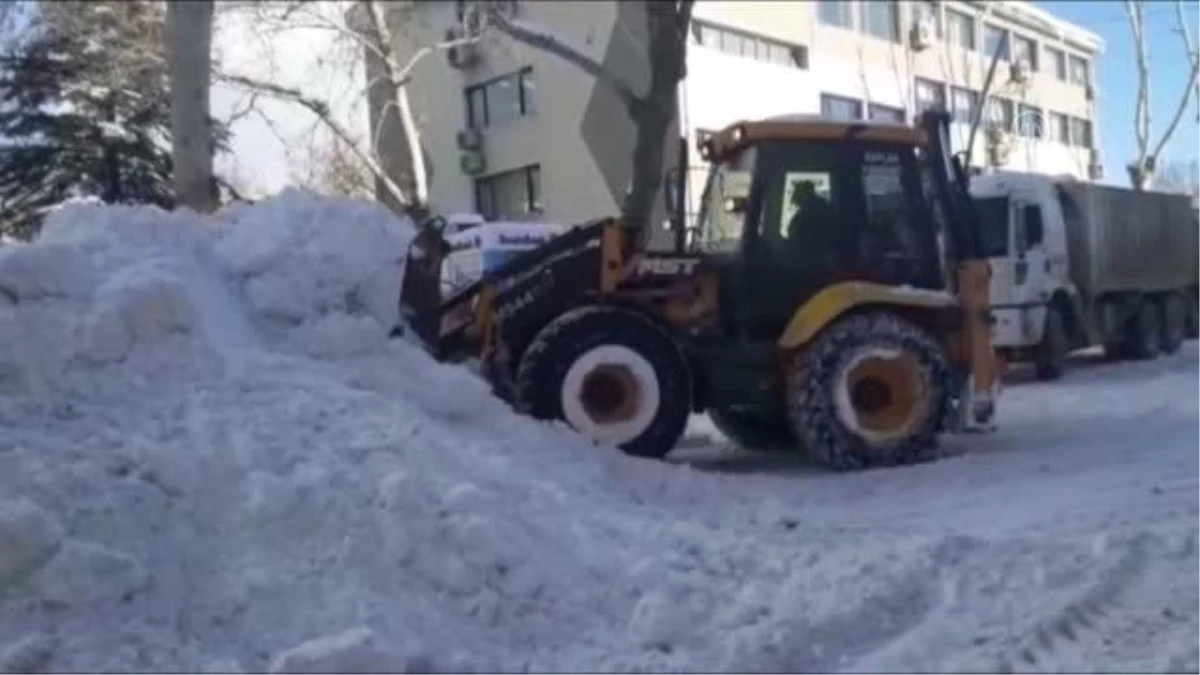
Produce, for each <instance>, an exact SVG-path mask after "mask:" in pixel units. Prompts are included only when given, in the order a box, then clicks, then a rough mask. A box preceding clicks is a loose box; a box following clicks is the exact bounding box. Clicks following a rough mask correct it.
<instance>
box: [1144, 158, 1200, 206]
mask: <svg viewBox="0 0 1200 675" xmlns="http://www.w3.org/2000/svg"><path fill="white" fill-rule="evenodd" d="M1154 187H1155V188H1156V189H1158V190H1160V191H1162V192H1177V193H1179V194H1185V195H1188V196H1190V197H1192V198H1193V199H1194V198H1196V197H1197V196H1200V162H1198V161H1196V160H1192V161H1190V162H1187V161H1170V162H1163V163H1162V166H1161V167H1160V168H1159V170H1158V171H1157V172H1156V173H1155V175H1154Z"/></svg>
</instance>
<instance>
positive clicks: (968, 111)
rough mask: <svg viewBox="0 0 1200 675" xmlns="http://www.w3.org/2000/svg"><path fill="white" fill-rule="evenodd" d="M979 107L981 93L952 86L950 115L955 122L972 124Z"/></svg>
mask: <svg viewBox="0 0 1200 675" xmlns="http://www.w3.org/2000/svg"><path fill="white" fill-rule="evenodd" d="M978 107H979V94H976V93H975V92H973V91H970V90H969V89H962V88H960V87H951V88H950V115H951V117H952V118H953V119H954V121H955V122H963V123H966V124H970V123H971V122H973V121H974V120H975V111H976V109H978Z"/></svg>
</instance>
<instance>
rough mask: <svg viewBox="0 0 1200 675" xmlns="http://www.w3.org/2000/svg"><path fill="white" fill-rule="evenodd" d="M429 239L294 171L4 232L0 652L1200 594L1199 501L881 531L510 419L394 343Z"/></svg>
mask: <svg viewBox="0 0 1200 675" xmlns="http://www.w3.org/2000/svg"><path fill="white" fill-rule="evenodd" d="M410 234H411V228H410V227H409V225H408V224H407V223H404V222H400V221H398V220H396V219H395V218H394V217H392V216H391V215H389V214H388V213H387V212H386V211H385V210H383V209H382V208H380V207H377V206H374V205H371V204H363V203H358V202H352V201H345V200H335V199H325V198H317V197H313V196H310V195H305V194H303V193H298V192H289V193H285V194H283V195H280V196H279V197H277V198H275V199H272V200H269V201H267V202H263V203H260V204H256V205H253V206H240V207H236V208H233V209H231V210H229V211H228V212H225V213H222V214H218V215H217V216H214V217H211V218H204V217H199V216H195V215H192V214H187V213H183V212H178V213H172V214H166V213H163V212H161V211H158V210H155V209H140V208H121V207H116V208H114V207H96V206H88V205H82V206H71V207H69V208H64V209H62V210H61V211H59V212H57V213H56V214H55V215H54V217H53V218H52V222H51V223H50V224H49V226H48V227H47V229H46V231H45V232H44V233H43V235H42V236H41V238H40V239H39V240H38V241H37V242H35V243H33V244H29V245H18V246H15V247H13V248H12V249H11V250H10V249H9V248H5V249H3V250H0V367H2V369H0V428H2V429H4V430H5V432H4V433H2V434H0V671H16V672H38V671H46V670H53V671H74V670H88V671H101V672H107V671H163V670H171V671H177V670H188V671H199V672H231V671H241V670H250V671H263V670H272V671H276V672H429V671H435V672H461V671H464V670H471V669H473V670H503V671H514V670H560V671H561V670H568V671H575V670H585V671H586V670H601V671H611V670H619V671H639V672H645V671H659V670H672V671H675V670H678V671H687V670H697V669H702V670H712V669H721V670H729V671H739V672H743V671H745V670H747V669H749V670H753V671H758V670H768V671H770V670H774V671H779V670H800V669H805V670H817V671H824V670H836V669H858V670H875V669H896V668H897V667H900V669H906V668H912V669H926V668H938V669H968V670H972V669H973V670H980V669H993V668H996V667H998V666H997V664H1000V663H1002V662H1003V663H1006V664H1009V665H1013V664H1011V663H1009V662H1012V661H1014V660H1016V659H1017V657H1015V656H1013V655H1014V654H1020V653H1022V650H1025V649H1027V648H1029V649H1042V647H1039V645H1041V644H1042V642H1043V641H1040V639H1035V637H1036V636H1038V635H1040V633H1039V632H1038V631H1043V630H1059V626H1060V624H1062V625H1065V626H1067V628H1066V629H1064V630H1073V631H1076V632H1077V633H1082V632H1085V631H1087V630H1089V629H1088V628H1087V626H1086V625H1084V623H1079V621H1083V622H1085V623H1086V622H1087V621H1091V622H1092V623H1093V624H1095V623H1096V622H1097V621H1099V619H1097V618H1096V617H1097V616H1098V614H1097V612H1100V611H1107V612H1109V614H1113V615H1121V616H1124V614H1122V613H1120V612H1115V611H1114V610H1113V608H1114V607H1116V608H1120V607H1122V606H1123V605H1122V603H1128V599H1127V598H1126V597H1125V596H1124V595H1122V593H1121V592H1120V588H1119V587H1118V584H1116V582H1114V581H1113V580H1114V579H1116V580H1119V581H1121V583H1126V581H1127V580H1129V579H1131V578H1136V579H1146V578H1149V579H1153V580H1154V584H1153V585H1149V584H1146V583H1142V585H1141V586H1138V585H1137V584H1133V585H1132V586H1131V587H1132V588H1133V589H1134V590H1137V591H1138V592H1139V593H1143V594H1145V595H1146V597H1150V598H1152V599H1153V602H1156V603H1157V602H1160V601H1161V602H1162V603H1165V605H1164V606H1169V608H1170V609H1171V611H1174V612H1176V613H1178V614H1180V615H1181V616H1184V617H1186V620H1191V619H1193V618H1194V617H1195V608H1194V607H1192V609H1191V610H1190V611H1191V614H1187V611H1188V610H1186V602H1184V601H1186V600H1187V599H1188V598H1189V597H1191V598H1194V596H1195V590H1194V588H1195V582H1196V578H1195V575H1194V570H1195V533H1194V525H1195V511H1194V510H1193V511H1191V512H1190V513H1189V512H1187V511H1186V510H1185V511H1184V512H1183V513H1182V514H1176V516H1180V515H1182V516H1183V518H1182V520H1180V519H1178V518H1177V520H1172V521H1170V522H1169V523H1168V524H1167V525H1169V527H1168V526H1167V525H1164V526H1163V527H1162V528H1160V529H1161V530H1162V531H1161V532H1160V531H1155V532H1150V533H1147V532H1145V531H1143V530H1145V529H1146V528H1145V527H1144V526H1142V525H1139V524H1136V523H1135V524H1133V525H1128V526H1123V527H1122V528H1118V529H1115V530H1114V531H1113V532H1111V533H1110V534H1108V535H1106V537H1105V538H1104V540H1103V541H1102V542H1100V543H1099V544H1098V543H1097V540H1096V538H1095V537H1094V536H1093V534H1094V533H1093V532H1091V531H1086V530H1085V531H1084V533H1083V534H1078V533H1075V534H1066V535H1064V534H1062V533H1055V534H1054V536H1053V537H1051V538H1047V539H1046V540H1044V541H1043V540H1038V541H1030V540H1027V539H1025V538H1020V537H1016V538H1014V537H1011V536H1008V535H1006V536H1005V537H1004V538H1001V539H999V540H996V541H992V540H990V539H988V538H985V537H982V536H975V535H963V534H958V533H955V532H953V531H948V529H949V528H948V527H947V526H946V525H945V524H944V523H942V522H938V521H936V520H934V521H924V522H923V523H922V522H921V521H917V522H916V523H915V524H914V523H912V522H909V523H907V524H905V525H902V526H896V527H891V526H888V525H883V526H881V525H879V524H878V523H874V524H871V525H870V526H867V525H865V524H863V523H866V521H865V520H861V519H860V520H859V521H858V524H856V523H855V522H854V518H853V517H852V516H849V515H846V514H853V513H854V512H855V505H861V504H870V503H871V502H870V500H871V499H872V498H873V496H874V495H879V494H886V493H887V489H885V486H887V485H890V483H883V482H879V481H882V480H884V479H883V478H874V479H873V478H872V477H871V476H870V475H860V476H854V477H837V478H836V480H839V481H841V482H837V483H829V484H826V485H825V487H826V488H828V490H826V491H825V493H823V494H822V495H821V496H820V497H821V500H823V501H825V502H827V504H826V506H824V507H822V505H821V503H820V501H821V500H817V501H812V502H809V503H805V504H804V505H803V506H802V507H801V506H798V502H797V501H796V499H795V495H797V494H798V495H801V496H804V495H805V493H806V492H808V490H809V489H811V488H812V486H814V485H815V484H813V483H808V486H809V487H808V488H798V484H797V483H796V482H795V481H793V480H784V481H783V482H782V485H783V489H781V490H779V491H777V492H776V493H775V494H774V495H773V496H768V495H771V492H770V491H768V490H764V485H763V484H762V483H756V482H754V481H753V480H751V479H750V478H749V477H743V478H739V477H736V476H735V477H728V478H726V477H719V476H713V475H707V474H701V473H699V472H697V471H694V470H691V469H688V468H685V467H672V466H668V465H663V464H657V463H652V462H640V461H636V460H632V459H628V458H624V457H620V456H619V455H618V454H617V453H615V452H613V451H612V450H610V449H603V448H593V447H591V446H590V445H588V444H586V443H584V442H583V441H582V440H581V439H579V438H578V437H577V436H575V435H574V434H571V433H569V432H568V431H567V430H566V429H565V428H563V427H562V425H550V424H541V423H537V422H534V421H531V420H527V419H523V418H520V417H516V416H514V415H513V414H511V412H510V411H509V410H508V409H507V408H506V407H505V406H504V405H503V404H501V403H500V402H498V401H497V400H495V399H494V398H492V397H491V396H490V395H489V393H488V389H487V387H486V386H485V385H484V383H482V382H480V381H479V380H478V379H477V378H476V377H475V376H474V375H472V374H471V373H470V372H468V371H466V370H464V369H459V368H454V367H449V366H444V365H439V364H436V363H433V362H432V361H431V360H430V359H429V357H428V356H427V355H425V354H424V353H423V352H420V351H418V350H416V349H415V348H413V347H411V346H409V345H407V344H405V343H395V342H389V341H387V340H386V337H385V336H386V332H387V330H388V329H389V328H390V327H391V325H392V323H394V321H395V318H396V305H395V301H396V295H397V292H398V283H399V279H400V271H401V270H400V265H401V264H402V257H403V254H404V250H405V243H406V242H407V239H408V237H409V236H410ZM1192 354H1193V361H1194V351H1193V352H1192ZM1193 368H1194V363H1193ZM1191 389H1192V392H1191V394H1190V395H1191V396H1192V397H1193V398H1192V399H1190V400H1179V401H1175V402H1174V403H1173V404H1172V405H1174V406H1175V407H1174V408H1171V410H1172V414H1173V415H1178V416H1179V418H1180V419H1185V417H1184V415H1185V413H1184V412H1182V411H1186V410H1188V409H1189V408H1188V406H1191V408H1190V410H1191V412H1190V413H1188V414H1191V415H1192V417H1191V418H1190V419H1191V421H1192V426H1193V427H1194V426H1195V407H1196V406H1195V399H1194V396H1195V391H1194V389H1195V387H1194V380H1193V381H1192V382H1191ZM1181 391H1187V390H1185V389H1181ZM1189 452H1191V456H1192V459H1191V460H1190V461H1193V462H1194V443H1193V444H1192V450H1191V451H1189ZM1158 465H1162V466H1163V470H1164V471H1171V472H1172V473H1174V474H1178V475H1183V474H1184V473H1186V472H1183V471H1180V467H1178V466H1173V465H1165V464H1163V463H1162V462H1159V463H1158ZM944 466H945V465H942V467H944ZM1156 466H1157V465H1156ZM942 467H938V466H935V467H931V468H927V469H912V470H910V473H905V472H904V471H903V470H901V471H897V472H895V473H894V474H890V475H891V476H898V477H901V478H903V477H904V476H910V477H911V476H915V475H919V474H917V473H915V472H917V471H921V470H925V471H935V472H936V471H950V472H953V470H954V469H945V468H942ZM960 468H961V467H960ZM994 474H995V472H994V471H992V470H990V469H989V470H988V472H987V476H988V477H989V478H990V477H991V476H993V475H994ZM1194 474H1195V471H1194V470H1193V471H1192V472H1191V475H1193V477H1194ZM878 475H879V474H877V476H878ZM883 475H884V476H885V477H886V476H887V475H888V474H883ZM910 479H911V478H910ZM872 480H874V481H876V482H874V483H870V482H867V481H872ZM952 483H954V481H953V480H950V479H949V478H948V477H946V476H944V475H943V476H940V477H938V478H937V479H936V481H935V483H934V485H942V486H946V485H950V484H952ZM1193 487H1194V480H1193ZM929 489H930V490H936V489H937V488H936V487H930V488H929ZM894 491H895V490H893V492H894ZM977 492H978V488H972V489H966V490H963V491H962V492H961V493H960V494H959V496H960V497H961V496H962V494H967V495H973V494H976V493H977ZM1192 497H1193V500H1192V501H1193V507H1194V491H1193V495H1192ZM914 499H915V497H914V495H913V494H901V495H899V496H897V497H896V501H895V502H894V503H891V504H885V505H879V504H877V503H876V504H872V505H871V507H870V511H871V513H873V514H875V515H877V516H878V514H892V513H894V512H895V513H902V512H903V511H904V509H903V508H897V505H898V504H905V505H909V504H912V503H913V501H914ZM1104 499H1105V503H1110V502H1112V503H1116V504H1118V505H1120V504H1123V503H1124V502H1122V501H1121V500H1115V501H1114V500H1112V499H1110V495H1109V494H1107V493H1106V494H1105V495H1104ZM1011 501H1012V500H1011V497H1009V496H1006V500H1005V501H1004V502H1002V503H1004V504H1005V505H1009V504H1010V502H1011ZM968 503H969V500H968ZM861 508H862V509H866V508H867V507H866V506H863V507H861ZM1047 511H1048V512H1052V513H1060V512H1069V510H1067V509H1061V508H1053V509H1047ZM932 512H934V513H943V514H945V513H949V512H951V509H946V508H943V509H942V510H940V511H939V510H937V509H933V510H932ZM1187 516H1190V521H1189V520H1188V518H1187ZM991 519H992V514H988V518H986V519H981V520H982V521H984V522H991ZM1179 522H1183V523H1184V524H1185V525H1186V528H1184V529H1182V530H1180V529H1179V527H1178V523H1179ZM1014 529H1016V528H1014ZM1022 529H1023V530H1028V529H1029V528H1027V527H1023V528H1022ZM1179 532H1183V533H1184V535H1186V536H1182V538H1181V535H1180V534H1179ZM1188 537H1190V539H1189V538H1188ZM1149 561H1167V562H1165V563H1162V564H1159V566H1158V567H1155V568H1153V569H1154V570H1155V571H1156V575H1155V576H1150V577H1144V576H1138V575H1140V574H1142V572H1141V570H1143V569H1146V568H1147V566H1148V565H1149V564H1150V563H1149ZM1189 565H1190V571H1189V572H1188V574H1187V575H1183V574H1180V573H1179V570H1187V569H1188V566H1189ZM1189 577H1190V580H1189ZM1126 585H1127V586H1128V585H1129V584H1126ZM1114 589H1115V590H1114ZM1134 597H1139V596H1137V595H1135V596H1134ZM1192 604H1193V605H1194V604H1195V603H1194V602H1193V603H1192ZM1161 611H1162V608H1160V607H1158V606H1157V605H1156V606H1154V607H1153V612H1155V614H1154V616H1155V617H1158V618H1157V619H1155V620H1160V621H1165V619H1162V617H1161V616H1160V614H1158V613H1159V612H1161ZM1077 612H1078V613H1082V614H1081V615H1082V616H1083V617H1084V619H1083V620H1076V619H1075V618H1072V617H1074V616H1075V613H1077ZM1136 616H1138V617H1141V616H1142V615H1140V614H1137V615H1136ZM1144 625H1147V626H1154V627H1156V626H1158V624H1154V623H1153V622H1151V623H1146V624H1144ZM1164 630H1165V629H1164ZM1164 634H1171V635H1173V634H1174V633H1171V632H1170V631H1167V633H1164ZM1194 634H1195V631H1192V635H1193V636H1194ZM1147 644H1149V643H1147ZM1187 648H1188V645H1184V651H1183V652H1181V653H1179V654H1177V653H1175V652H1171V653H1166V652H1164V654H1163V655H1162V658H1163V659H1170V658H1175V659H1183V660H1182V661H1179V663H1183V664H1184V665H1185V666H1186V665H1187V664H1188V663H1189V662H1188V661H1187V659H1188V658H1189V653H1190V652H1187ZM1103 656H1104V659H1105V661H1104V662H1105V663H1110V664H1111V663H1121V662H1122V661H1120V659H1121V658H1126V661H1124V662H1125V663H1131V664H1134V665H1137V666H1141V665H1145V663H1150V664H1151V665H1154V663H1155V662H1153V661H1137V660H1130V658H1132V657H1126V656H1123V655H1122V654H1113V653H1106V654H1104V655H1103ZM1064 658H1065V657H1064ZM1063 663H1065V664H1066V665H1065V666H1064V668H1067V669H1070V668H1071V667H1079V665H1078V664H1081V663H1082V664H1083V665H1084V666H1086V665H1087V664H1088V663H1089V661H1088V658H1087V655H1086V654H1085V655H1084V656H1082V657H1080V658H1078V659H1076V660H1075V661H1071V660H1069V659H1068V660H1067V661H1064V662H1063ZM1172 663H1175V661H1172ZM1015 665H1016V666H1017V667H1022V666H1021V663H1020V662H1017V663H1016V664H1015ZM1134 669H1135V670H1136V669H1137V668H1134Z"/></svg>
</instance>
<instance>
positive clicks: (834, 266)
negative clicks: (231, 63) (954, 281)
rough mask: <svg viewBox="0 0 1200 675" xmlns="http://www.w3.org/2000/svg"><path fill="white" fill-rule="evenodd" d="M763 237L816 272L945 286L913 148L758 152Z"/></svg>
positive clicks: (805, 145)
mask: <svg viewBox="0 0 1200 675" xmlns="http://www.w3.org/2000/svg"><path fill="white" fill-rule="evenodd" d="M759 171H760V172H761V173H762V175H764V176H769V177H770V178H769V183H767V184H765V185H763V186H762V207H761V208H762V213H761V218H760V219H759V222H761V223H762V224H763V231H762V232H761V238H762V240H763V245H764V247H765V248H767V249H768V250H772V249H773V250H774V251H776V252H778V256H779V257H780V258H781V259H790V260H795V261H797V262H798V263H799V264H801V265H805V266H808V267H810V268H811V269H812V271H813V272H818V273H824V274H834V275H837V276H848V277H855V278H860V279H864V280H878V281H880V282H884V283H912V284H918V285H926V284H928V283H933V284H937V283H940V269H939V267H938V265H937V262H936V261H937V248H936V247H937V243H936V239H935V235H934V233H933V231H932V227H931V226H930V218H931V214H929V213H928V208H927V205H926V203H925V200H924V199H922V197H921V182H920V175H919V171H918V168H917V162H916V158H915V156H914V152H913V150H912V149H911V148H909V147H904V146H896V145H891V144H887V143H882V142H880V143H871V142H863V143H860V144H856V145H854V146H851V147H849V148H848V147H847V146H846V145H845V144H839V143H837V142H835V141H831V142H826V143H822V142H812V141H807V142H797V143H779V144H774V145H770V146H765V147H764V148H763V149H762V150H761V152H760V161H759Z"/></svg>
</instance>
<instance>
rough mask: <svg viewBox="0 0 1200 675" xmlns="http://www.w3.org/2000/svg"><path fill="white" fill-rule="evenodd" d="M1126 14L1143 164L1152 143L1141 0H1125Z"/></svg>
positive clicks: (1136, 126) (1135, 111)
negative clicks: (1131, 40)
mask: <svg viewBox="0 0 1200 675" xmlns="http://www.w3.org/2000/svg"><path fill="white" fill-rule="evenodd" d="M1125 14H1126V16H1128V17H1129V30H1130V33H1131V35H1132V37H1133V53H1134V59H1135V63H1136V65H1137V75H1138V88H1137V99H1136V100H1135V103H1134V121H1133V127H1134V134H1135V135H1136V137H1137V148H1138V156H1137V160H1136V161H1135V162H1134V164H1135V165H1137V166H1141V165H1142V164H1143V163H1144V162H1145V161H1146V157H1147V155H1148V150H1149V145H1150V65H1149V59H1148V58H1147V56H1146V35H1145V33H1144V32H1143V30H1142V28H1143V22H1142V18H1143V12H1142V4H1141V2H1139V0H1125Z"/></svg>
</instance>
